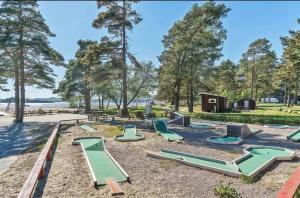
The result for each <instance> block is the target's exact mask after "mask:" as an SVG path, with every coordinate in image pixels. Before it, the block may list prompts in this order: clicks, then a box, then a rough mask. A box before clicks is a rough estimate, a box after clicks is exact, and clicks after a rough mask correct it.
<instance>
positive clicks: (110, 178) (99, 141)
mask: <svg viewBox="0 0 300 198" xmlns="http://www.w3.org/2000/svg"><path fill="white" fill-rule="evenodd" d="M72 144H73V145H79V144H80V145H81V148H82V151H83V153H84V156H85V159H86V161H87V164H88V166H89V170H90V174H91V176H92V179H93V182H94V185H95V187H96V188H97V187H98V186H100V185H105V184H108V185H109V186H110V188H111V189H114V187H116V186H117V188H118V189H120V188H119V186H118V184H117V182H124V181H129V176H128V174H127V173H126V172H125V171H124V170H123V168H122V167H121V166H120V165H119V164H118V162H117V161H116V160H115V159H114V158H113V157H112V156H111V155H110V153H109V152H108V151H107V150H106V148H105V145H104V141H103V138H101V137H81V138H76V139H73V142H72ZM112 186H114V187H112ZM118 191H119V190H118Z"/></svg>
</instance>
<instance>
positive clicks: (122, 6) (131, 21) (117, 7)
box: [93, 0, 142, 116]
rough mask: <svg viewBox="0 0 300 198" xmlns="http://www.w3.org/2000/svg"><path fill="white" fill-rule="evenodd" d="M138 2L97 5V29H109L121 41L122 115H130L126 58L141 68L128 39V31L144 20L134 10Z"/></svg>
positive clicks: (101, 2)
mask: <svg viewBox="0 0 300 198" xmlns="http://www.w3.org/2000/svg"><path fill="white" fill-rule="evenodd" d="M136 2H138V1H125V0H123V1H99V0H97V5H98V8H99V9H102V10H101V12H100V13H99V14H98V16H97V18H96V19H95V20H94V21H93V27H95V28H98V29H100V28H107V30H108V33H109V34H110V35H111V38H112V39H113V40H117V41H119V43H120V45H119V46H117V47H116V49H119V50H118V51H119V52H118V54H119V55H121V56H117V57H119V58H120V60H121V63H122V80H123V84H122V87H123V92H122V97H123V110H122V115H124V116H126V115H128V110H127V69H128V68H127V64H126V58H127V57H128V58H129V59H130V61H131V62H132V63H133V64H135V65H136V66H139V63H138V62H137V60H136V58H135V57H134V56H133V55H132V54H131V53H129V52H128V37H127V34H126V33H127V31H128V30H132V29H133V25H136V24H138V23H139V22H140V21H141V20H142V19H141V17H140V15H139V14H138V13H137V12H136V11H135V10H134V9H133V8H132V5H133V3H136Z"/></svg>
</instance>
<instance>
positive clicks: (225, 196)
mask: <svg viewBox="0 0 300 198" xmlns="http://www.w3.org/2000/svg"><path fill="white" fill-rule="evenodd" d="M214 193H215V195H217V196H219V197H221V198H241V197H242V196H241V194H240V193H238V192H237V190H236V189H235V188H234V187H232V186H231V183H228V185H223V184H221V185H220V186H217V187H215V188H214Z"/></svg>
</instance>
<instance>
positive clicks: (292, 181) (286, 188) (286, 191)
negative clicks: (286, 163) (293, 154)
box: [277, 166, 300, 198]
mask: <svg viewBox="0 0 300 198" xmlns="http://www.w3.org/2000/svg"><path fill="white" fill-rule="evenodd" d="M299 185H300V166H299V167H298V168H297V169H296V171H295V172H294V173H293V174H292V175H291V177H290V178H289V179H288V180H287V182H285V184H284V185H283V186H282V188H281V190H280V191H279V193H278V195H277V198H293V197H294V195H295V193H296V192H297V190H298V188H299Z"/></svg>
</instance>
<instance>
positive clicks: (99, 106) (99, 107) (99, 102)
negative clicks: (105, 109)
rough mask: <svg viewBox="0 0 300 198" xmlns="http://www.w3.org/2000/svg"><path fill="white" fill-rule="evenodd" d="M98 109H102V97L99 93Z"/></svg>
mask: <svg viewBox="0 0 300 198" xmlns="http://www.w3.org/2000/svg"><path fill="white" fill-rule="evenodd" d="M98 109H101V97H100V94H99V95H98Z"/></svg>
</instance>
